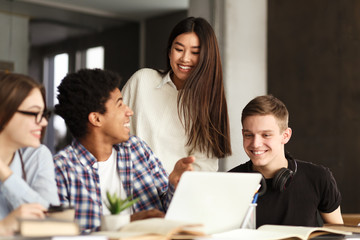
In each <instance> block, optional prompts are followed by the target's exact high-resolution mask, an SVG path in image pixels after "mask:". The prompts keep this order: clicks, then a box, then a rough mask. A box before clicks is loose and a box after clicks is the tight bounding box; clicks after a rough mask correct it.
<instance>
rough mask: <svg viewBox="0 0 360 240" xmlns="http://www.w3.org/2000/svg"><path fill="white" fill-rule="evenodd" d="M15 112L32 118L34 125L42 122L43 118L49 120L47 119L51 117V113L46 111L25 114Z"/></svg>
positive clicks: (24, 112)
mask: <svg viewBox="0 0 360 240" xmlns="http://www.w3.org/2000/svg"><path fill="white" fill-rule="evenodd" d="M17 112H19V113H22V114H25V115H30V116H34V117H35V123H36V124H40V123H41V121H42V120H43V118H45V119H46V120H49V118H50V116H51V111H47V110H46V111H44V112H27V111H21V110H17Z"/></svg>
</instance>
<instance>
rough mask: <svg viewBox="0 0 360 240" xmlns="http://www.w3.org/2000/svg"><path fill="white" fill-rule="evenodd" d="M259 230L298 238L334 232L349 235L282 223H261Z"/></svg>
mask: <svg viewBox="0 0 360 240" xmlns="http://www.w3.org/2000/svg"><path fill="white" fill-rule="evenodd" d="M258 230H261V231H263V230H264V231H275V232H280V233H287V234H289V235H292V236H293V237H298V238H300V239H309V237H310V236H311V237H312V236H318V235H321V234H327V233H335V234H340V235H351V234H352V233H351V232H344V231H339V230H335V229H330V228H324V227H301V226H283V225H263V226H261V227H259V228H258Z"/></svg>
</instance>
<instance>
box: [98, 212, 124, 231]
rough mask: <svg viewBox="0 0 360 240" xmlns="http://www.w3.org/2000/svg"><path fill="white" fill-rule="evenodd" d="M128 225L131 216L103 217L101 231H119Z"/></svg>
mask: <svg viewBox="0 0 360 240" xmlns="http://www.w3.org/2000/svg"><path fill="white" fill-rule="evenodd" d="M128 223H130V215H129V214H117V215H103V216H101V231H117V230H119V229H120V228H121V227H122V226H125V225H126V224H128Z"/></svg>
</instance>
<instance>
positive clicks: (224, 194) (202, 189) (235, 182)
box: [165, 172, 261, 234]
mask: <svg viewBox="0 0 360 240" xmlns="http://www.w3.org/2000/svg"><path fill="white" fill-rule="evenodd" d="M260 180H261V174H259V173H226V172H185V173H184V174H183V175H182V176H181V179H180V182H179V184H178V186H177V189H176V191H175V193H174V196H173V199H172V201H171V203H170V206H169V208H168V211H167V213H166V215H165V218H166V219H171V220H178V221H185V222H191V223H202V224H204V232H205V233H206V234H213V233H218V232H224V231H229V230H232V229H236V228H240V225H241V224H242V222H243V219H244V218H245V215H246V212H247V210H248V208H249V205H250V203H251V202H252V199H253V197H254V193H255V192H256V191H257V189H258V186H259V183H260Z"/></svg>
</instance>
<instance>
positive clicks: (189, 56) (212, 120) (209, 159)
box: [122, 17, 231, 172]
mask: <svg viewBox="0 0 360 240" xmlns="http://www.w3.org/2000/svg"><path fill="white" fill-rule="evenodd" d="M122 94H123V97H124V102H125V104H127V105H128V106H129V107H130V108H131V109H133V111H134V116H133V117H132V119H131V123H130V124H131V126H130V127H131V132H132V134H134V135H137V136H139V137H141V138H143V139H144V140H145V142H147V143H148V144H149V145H150V147H151V149H152V150H153V151H154V153H155V154H156V155H157V156H158V157H159V159H160V160H161V162H162V164H163V165H164V167H165V169H166V170H167V171H168V172H171V171H172V169H173V168H174V165H175V163H176V161H177V160H179V159H180V158H183V157H187V156H194V157H195V163H194V164H193V169H194V170H196V171H217V170H218V158H223V157H225V156H228V155H230V154H231V145H230V130H229V128H230V127H229V118H228V112H227V104H226V99H225V93H224V84H223V76H222V67H221V59H220V53H219V49H218V44H217V40H216V36H215V33H214V31H213V29H212V27H211V26H210V24H209V23H208V22H207V21H206V20H204V19H202V18H194V17H189V18H186V19H184V20H182V21H181V22H179V23H178V24H177V25H176V26H175V27H174V29H173V30H172V32H171V34H170V37H169V40H168V46H167V70H166V71H159V70H153V69H141V70H139V71H137V72H136V73H135V74H134V75H133V76H132V77H131V78H130V79H129V81H128V82H127V83H126V85H125V86H124V88H123V89H122Z"/></svg>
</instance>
